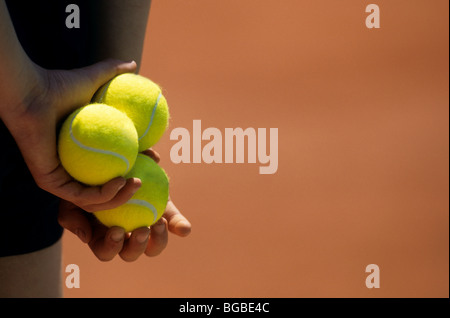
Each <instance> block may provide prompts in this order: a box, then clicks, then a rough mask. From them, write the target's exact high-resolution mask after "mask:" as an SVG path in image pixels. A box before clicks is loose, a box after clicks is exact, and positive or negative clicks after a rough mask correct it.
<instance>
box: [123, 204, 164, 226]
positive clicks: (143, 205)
mask: <svg viewBox="0 0 450 318" xmlns="http://www.w3.org/2000/svg"><path fill="white" fill-rule="evenodd" d="M127 204H135V205H140V206H142V207H144V208H147V209H149V210H150V211H152V213H153V222H154V221H155V220H156V217H157V216H158V212H157V211H156V208H155V207H154V206H153V205H152V204H151V203H149V202H147V201H145V200H138V199H131V200H128V202H127Z"/></svg>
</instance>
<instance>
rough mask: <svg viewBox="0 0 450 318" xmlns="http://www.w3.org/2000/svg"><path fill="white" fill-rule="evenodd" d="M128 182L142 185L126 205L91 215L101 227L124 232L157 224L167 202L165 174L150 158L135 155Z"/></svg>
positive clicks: (167, 190) (167, 181)
mask: <svg viewBox="0 0 450 318" xmlns="http://www.w3.org/2000/svg"><path fill="white" fill-rule="evenodd" d="M126 177H127V178H139V179H141V181H142V185H141V187H140V188H139V190H138V191H137V192H136V193H135V194H134V195H133V197H132V198H131V199H130V200H129V201H128V202H126V203H125V204H123V205H121V206H119V207H117V208H114V209H110V210H104V211H98V212H94V215H95V216H96V217H97V219H98V220H99V221H100V222H101V223H103V224H104V225H106V226H108V227H111V226H120V227H122V228H124V229H125V231H126V232H131V231H133V230H135V229H137V228H140V227H144V226H145V227H149V226H151V225H152V224H154V223H155V222H156V221H158V220H159V219H160V218H161V216H162V215H163V213H164V210H165V209H166V205H167V201H168V199H169V179H168V177H167V175H166V173H165V172H164V170H163V169H162V168H161V167H160V166H159V165H158V164H157V163H156V162H155V161H153V159H151V158H150V157H148V156H146V155H143V154H138V156H137V158H136V163H135V164H134V167H133V169H131V171H130V172H129V173H128V174H127V176H126Z"/></svg>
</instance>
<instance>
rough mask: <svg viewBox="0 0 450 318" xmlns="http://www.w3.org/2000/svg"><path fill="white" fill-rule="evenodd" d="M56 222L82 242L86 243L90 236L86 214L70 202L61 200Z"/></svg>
mask: <svg viewBox="0 0 450 318" xmlns="http://www.w3.org/2000/svg"><path fill="white" fill-rule="evenodd" d="M58 223H59V224H60V225H61V226H62V227H63V228H65V229H67V230H69V231H70V232H72V233H73V234H75V235H76V236H78V237H79V239H80V240H81V241H82V242H83V243H88V242H89V241H90V240H91V237H92V231H91V224H90V222H89V220H88V218H87V217H86V214H85V213H84V212H83V210H81V209H80V208H79V207H77V206H76V205H74V204H72V203H71V202H68V201H65V200H61V202H60V205H59V212H58Z"/></svg>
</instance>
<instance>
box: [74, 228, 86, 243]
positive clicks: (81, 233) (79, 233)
mask: <svg viewBox="0 0 450 318" xmlns="http://www.w3.org/2000/svg"><path fill="white" fill-rule="evenodd" d="M76 233H77V236H78V237H79V238H80V240H81V241H82V242H83V243H86V233H85V232H84V231H83V230H82V229H77V230H76Z"/></svg>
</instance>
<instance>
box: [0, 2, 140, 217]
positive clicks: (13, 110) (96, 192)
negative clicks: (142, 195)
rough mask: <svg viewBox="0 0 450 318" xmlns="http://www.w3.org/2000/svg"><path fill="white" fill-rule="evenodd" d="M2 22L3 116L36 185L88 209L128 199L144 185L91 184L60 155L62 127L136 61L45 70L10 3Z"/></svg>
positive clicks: (0, 7) (0, 5) (0, 10)
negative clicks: (21, 35)
mask: <svg viewBox="0 0 450 318" xmlns="http://www.w3.org/2000/svg"><path fill="white" fill-rule="evenodd" d="M0 21H1V23H0V43H1V46H0V63H1V65H0V79H1V80H0V117H1V120H2V121H3V122H4V124H5V125H6V127H7V128H8V130H9V131H10V132H11V135H12V136H13V137H14V139H15V141H16V143H17V145H18V147H19V149H20V151H21V153H22V155H23V157H24V159H25V162H26V163H27V166H28V168H29V170H30V172H31V174H32V175H33V178H34V179H35V181H36V183H37V184H38V185H39V186H40V187H41V188H42V189H44V190H46V191H48V192H50V193H52V194H54V195H56V196H58V197H60V198H63V199H65V200H68V201H71V202H74V203H75V204H77V205H78V206H80V207H83V208H84V209H86V210H88V211H95V210H102V209H107V208H109V207H112V206H118V205H120V204H122V203H123V202H126V201H127V200H128V199H129V197H131V196H132V192H133V190H134V189H135V188H136V187H138V186H139V184H137V185H135V183H134V182H133V180H131V181H129V182H128V183H127V185H128V186H126V187H125V185H126V182H127V181H126V180H125V179H124V178H117V179H114V180H112V181H110V182H108V183H106V184H105V185H103V186H101V187H86V186H83V185H82V184H80V183H78V182H75V181H74V180H73V179H72V178H71V177H70V176H69V175H68V174H67V172H66V171H65V170H64V169H63V168H62V166H61V164H60V162H59V157H58V154H57V147H56V141H57V137H56V127H57V125H58V123H59V121H60V120H61V119H62V118H64V117H65V116H66V115H67V114H68V113H70V112H71V111H72V110H74V109H75V108H77V107H79V106H82V105H84V104H86V103H88V102H89V101H90V99H91V97H92V95H93V94H94V92H95V91H96V90H97V89H98V88H99V87H100V86H101V85H102V84H103V83H105V82H106V81H108V80H109V79H111V78H112V77H114V76H115V75H118V74H120V73H124V72H132V71H134V70H135V68H136V64H135V63H123V62H120V61H118V60H108V61H103V62H101V63H97V64H95V65H92V66H89V67H86V68H83V69H77V70H71V71H49V70H45V69H43V68H41V67H39V66H38V65H36V64H35V63H33V62H32V61H31V60H30V59H29V58H28V56H27V55H26V53H25V52H24V50H23V49H22V47H21V45H20V43H19V40H18V39H17V36H16V33H15V30H14V27H13V25H12V22H11V19H10V17H9V13H8V9H7V7H6V4H5V2H4V1H0ZM122 188H123V191H120V192H119V190H120V189H122Z"/></svg>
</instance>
